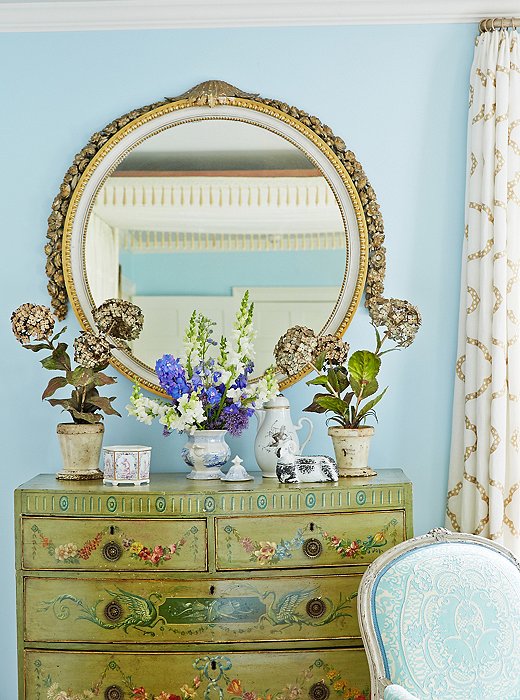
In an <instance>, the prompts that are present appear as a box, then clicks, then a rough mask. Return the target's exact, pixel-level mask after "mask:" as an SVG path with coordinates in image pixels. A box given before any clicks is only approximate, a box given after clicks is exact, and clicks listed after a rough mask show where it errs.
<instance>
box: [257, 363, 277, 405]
mask: <svg viewBox="0 0 520 700" xmlns="http://www.w3.org/2000/svg"><path fill="white" fill-rule="evenodd" d="M254 390H255V395H256V398H255V402H256V403H258V404H259V405H260V406H261V405H262V404H263V403H265V402H266V401H270V400H271V399H274V397H275V396H276V395H277V394H278V391H279V386H278V382H277V381H276V374H275V369H274V367H269V368H268V369H267V370H266V372H265V374H264V375H263V377H260V379H259V380H258V381H257V382H256V385H255V387H254Z"/></svg>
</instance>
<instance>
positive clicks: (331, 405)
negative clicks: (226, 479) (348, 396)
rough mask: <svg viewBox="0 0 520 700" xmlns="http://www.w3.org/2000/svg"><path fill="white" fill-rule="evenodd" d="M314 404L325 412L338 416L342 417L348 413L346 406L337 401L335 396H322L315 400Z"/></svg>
mask: <svg viewBox="0 0 520 700" xmlns="http://www.w3.org/2000/svg"><path fill="white" fill-rule="evenodd" d="M315 401H316V403H317V404H318V405H319V406H322V407H323V408H325V409H326V410H327V411H332V412H333V413H337V414H339V415H340V416H344V415H345V413H346V412H347V411H348V404H347V403H345V402H344V401H343V400H342V399H338V398H337V397H336V396H329V395H328V394H325V395H324V396H318V397H316V398H315Z"/></svg>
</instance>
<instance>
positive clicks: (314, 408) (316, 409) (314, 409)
mask: <svg viewBox="0 0 520 700" xmlns="http://www.w3.org/2000/svg"><path fill="white" fill-rule="evenodd" d="M320 396H330V394H316V395H315V396H314V398H313V400H312V403H311V404H310V405H309V406H307V408H304V409H303V410H304V411H307V412H308V413H325V412H326V411H327V409H326V408H324V407H323V406H320V404H319V403H317V402H316V399H318V398H319V397H320Z"/></svg>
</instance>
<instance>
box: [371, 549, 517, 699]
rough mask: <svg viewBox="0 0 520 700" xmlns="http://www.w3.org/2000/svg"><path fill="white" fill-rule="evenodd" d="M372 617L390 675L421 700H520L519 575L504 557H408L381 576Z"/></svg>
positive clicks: (446, 553)
mask: <svg viewBox="0 0 520 700" xmlns="http://www.w3.org/2000/svg"><path fill="white" fill-rule="evenodd" d="M372 614H373V615H374V622H375V625H376V632H377V634H378V639H379V644H380V648H381V652H382V654H383V660H384V663H385V675H386V677H387V678H389V679H390V680H391V681H392V683H395V684H399V685H401V686H403V687H404V688H406V689H407V690H408V691H409V692H411V693H413V695H415V696H417V698H418V700H439V699H440V698H442V699H443V700H491V699H494V700H520V572H519V571H518V569H517V568H516V566H515V565H514V563H513V562H511V561H510V560H508V559H507V558H506V557H505V556H503V555H501V554H500V553H498V552H496V551H493V550H490V549H488V548H487V547H485V546H482V545H479V544H470V543H459V542H443V543H432V544H431V545H429V546H423V547H421V548H418V549H416V550H412V551H410V552H407V553H406V554H403V555H402V556H401V557H399V558H397V559H395V560H394V561H393V562H391V563H390V564H389V565H388V566H387V567H386V568H385V569H383V571H382V572H381V573H380V574H379V576H378V578H377V580H376V582H375V584H374V588H373V592H372ZM389 697H401V696H389ZM403 697H406V696H403ZM385 698H386V694H385Z"/></svg>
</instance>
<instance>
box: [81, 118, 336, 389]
mask: <svg viewBox="0 0 520 700" xmlns="http://www.w3.org/2000/svg"><path fill="white" fill-rule="evenodd" d="M345 240H346V235H345V227H344V223H343V218H342V216H341V212H340V208H339V206H338V204H337V201H336V198H335V196H334V193H333V192H332V189H331V188H330V186H329V184H328V182H327V180H326V179H325V177H324V176H323V175H322V173H321V171H320V170H319V169H317V168H316V166H315V164H314V163H313V162H312V161H311V160H310V159H309V158H308V157H307V156H306V155H305V154H304V153H302V151H300V149H299V148H297V147H296V146H295V145H293V144H292V143H291V142H289V141H288V140H286V139H285V138H283V137H282V136H280V135H278V134H275V133H272V132H271V131H269V130H267V129H265V128H263V127H260V126H257V125H255V124H250V123H247V122H242V121H237V120H227V119H226V120H224V119H212V118H206V119H202V120H198V121H193V122H189V123H183V124H179V125H177V126H174V127H170V128H168V129H165V130H164V131H161V132H158V133H156V134H154V135H153V136H151V137H150V138H148V139H147V140H145V141H144V142H142V143H141V144H140V145H139V146H137V147H136V148H135V149H133V150H132V151H131V152H130V153H129V154H128V155H127V156H126V157H125V158H124V159H123V161H122V162H121V163H120V164H119V166H118V167H117V169H116V170H115V171H113V172H112V174H111V176H110V177H109V178H108V179H107V180H106V181H105V183H104V184H103V186H102V187H101V189H100V190H99V191H98V193H97V196H96V198H95V201H94V205H93V208H92V212H91V215H90V218H89V222H88V227H87V235H86V243H85V266H86V273H87V280H88V284H89V287H90V294H91V296H92V299H93V302H94V305H96V306H97V305H99V304H100V303H101V302H103V301H104V300H105V299H108V298H111V297H119V298H124V299H127V300H129V301H132V302H134V303H135V304H137V305H138V306H140V307H141V308H142V310H143V312H144V315H145V326H144V330H143V333H142V334H141V337H140V338H139V339H138V340H136V341H133V344H132V352H133V354H134V356H135V357H136V358H137V359H138V360H140V361H141V362H142V363H143V364H145V365H148V366H149V367H152V368H153V367H154V366H155V361H156V359H157V358H158V357H161V356H162V355H163V354H164V353H167V352H168V353H172V354H174V355H176V356H179V355H181V354H182V349H183V348H182V336H183V332H184V327H185V326H186V323H187V321H188V319H189V316H190V314H191V312H192V311H193V309H197V310H198V311H201V312H202V313H204V314H206V315H207V316H209V317H210V318H212V319H214V320H216V321H217V327H216V328H215V336H216V337H219V335H220V334H221V333H224V334H226V335H228V334H230V332H231V326H232V322H233V319H234V315H235V313H236V310H237V309H238V306H239V303H240V299H241V297H242V294H243V292H244V290H245V289H249V291H250V295H251V299H252V300H253V301H254V302H255V326H256V329H257V331H258V336H257V341H256V349H257V358H256V369H257V371H256V372H255V374H256V375H259V374H261V373H262V372H263V371H264V370H265V369H266V368H267V367H268V366H269V365H270V364H272V362H273V356H272V350H273V347H274V345H275V343H276V341H277V339H278V338H279V336H280V335H282V333H283V332H284V331H285V330H287V328H289V327H290V326H294V325H296V324H300V325H305V326H309V327H310V328H313V329H314V330H315V331H316V332H319V331H320V330H321V329H322V328H323V327H324V326H325V325H326V323H327V320H328V319H329V316H330V315H331V312H332V310H333V308H334V305H335V303H336V301H337V299H338V296H339V292H340V289H341V287H342V284H343V281H344V278H345V268H346V256H347V251H346V246H345Z"/></svg>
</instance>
